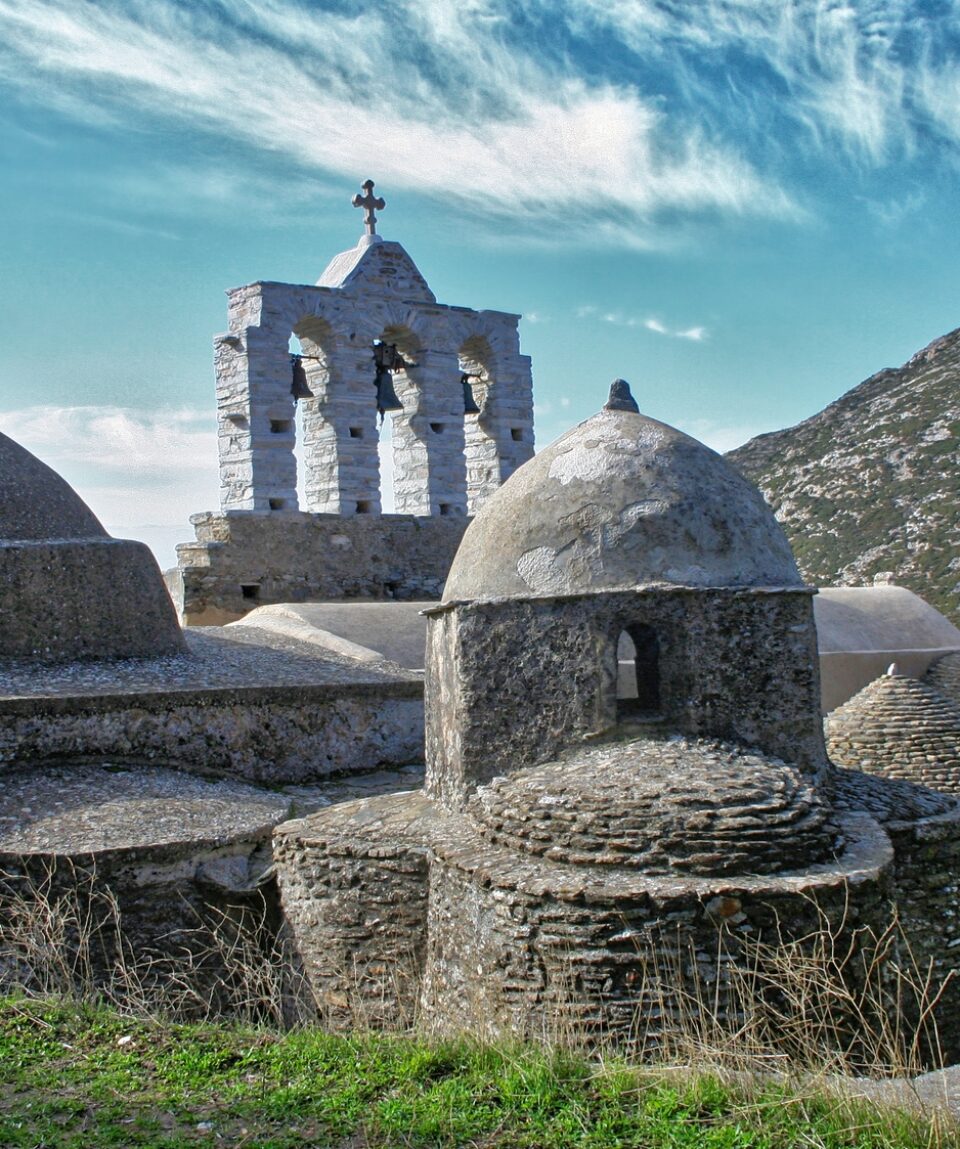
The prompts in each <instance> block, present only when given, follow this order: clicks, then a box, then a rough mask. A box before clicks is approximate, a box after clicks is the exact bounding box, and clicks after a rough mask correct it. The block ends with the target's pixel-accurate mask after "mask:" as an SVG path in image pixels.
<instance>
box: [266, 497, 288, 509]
mask: <svg viewBox="0 0 960 1149" xmlns="http://www.w3.org/2000/svg"><path fill="white" fill-rule="evenodd" d="M267 502H268V503H269V505H270V510H271V511H282V510H283V508H284V507H285V506H286V505H287V500H286V499H268V500H267Z"/></svg>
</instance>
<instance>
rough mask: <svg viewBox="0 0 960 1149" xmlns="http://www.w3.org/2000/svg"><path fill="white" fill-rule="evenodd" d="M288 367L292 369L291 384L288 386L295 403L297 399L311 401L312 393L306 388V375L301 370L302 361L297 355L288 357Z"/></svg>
mask: <svg viewBox="0 0 960 1149" xmlns="http://www.w3.org/2000/svg"><path fill="white" fill-rule="evenodd" d="M290 366H291V367H292V368H293V382H292V383H291V384H290V394H291V395H292V396H293V401H294V403H296V401H297V400H298V399H312V398H313V392H312V391H311V390H310V388H309V387H308V386H307V373H306V371H304V369H303V360H302V358H301V357H300V356H299V355H291V356H290Z"/></svg>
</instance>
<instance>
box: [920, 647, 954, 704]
mask: <svg viewBox="0 0 960 1149" xmlns="http://www.w3.org/2000/svg"><path fill="white" fill-rule="evenodd" d="M923 681H924V682H925V683H926V684H927V686H931V687H933V689H934V690H937V691H939V692H940V693H941V694H942V695H943V696H944V697H945V698H949V699H950V701H951V702H952V703H953V704H954V705H955V706H960V652H958V653H956V654H945V655H944V656H943V658H938V659H937V661H936V662H935V663H934V664H933V665H932V666H931V667H930V669H929V670H928V671H927V673H926V674H925V675H924V676H923Z"/></svg>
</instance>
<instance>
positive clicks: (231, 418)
mask: <svg viewBox="0 0 960 1149" xmlns="http://www.w3.org/2000/svg"><path fill="white" fill-rule="evenodd" d="M228 296H229V330H228V332H227V333H226V334H223V335H220V336H218V337H217V338H216V340H215V348H216V378H217V412H218V424H219V451H220V491H221V508H222V510H223V511H224V512H231V511H264V512H275V511H281V512H282V511H291V510H297V509H302V510H307V511H310V512H314V513H323V514H334V515H343V516H351V515H357V514H368V515H378V514H380V513H381V500H380V476H379V457H378V452H377V446H378V437H379V436H378V430H377V419H378V415H377V409H376V389H375V383H374V378H375V365H374V359H373V346H374V341H375V340H381V341H383V342H384V343H387V344H395V345H396V346H397V348H398V350H399V352H400V353H401V355H403V357H404V358H405V359H406V360H407V361H408V362H409V363H410V364H411V366H410V367H409V368H408V369H406V370H402V371H398V372H395V373H394V375H393V383H394V388H395V390H396V393H397V395H398V397H399V398H400V400H401V402H402V404H403V410H402V411H396V412H389V411H388V412H387V414H386V416H385V417H386V418H392V419H393V453H394V459H393V464H394V490H395V499H396V511H397V513H398V514H407V515H417V516H430V515H472V514H473V513H474V512H475V511H476V510H477V509H478V508H479V507H480V505H481V504H482V503H483V501H484V499H485V498H486V497H487V496H488V495H490V494H491V493H492V492H493V491H495V490H496V489H497V488H498V487H499V486H500V485H501V484H502V483H503V481H504V480H505V479H506V478H508V477H509V475H511V474H512V473H513V471H514V470H515V469H516V468H517V467H518V466H519V465H520V464H521V463H523V462H525V461H526V460H527V459H529V458H530V457H531V456H532V455H533V393H532V385H531V377H530V360H529V357H528V356H526V355H521V354H520V346H519V336H518V332H517V323H518V320H519V316H517V315H511V314H508V313H506V312H500V311H474V310H472V309H470V308H467V307H451V306H446V305H444V304H441V303H437V301H436V298H435V296H434V294H433V292H432V291H431V290H430V288H429V287H428V286H427V283H426V281H425V280H424V278H423V276H422V275H421V274H420V272H419V271H418V270H417V267H416V266H415V264H414V262H413V260H412V259H411V258H410V256H409V255H408V254H407V253H406V251H404V249H403V247H401V245H400V244H399V243H395V242H390V241H386V240H384V239H383V238H382V237H381V236H379V235H376V234H366V235H364V236H363V237H362V238H361V240H360V242H359V243H358V244H357V246H356V247H355V248H352V249H351V250H349V251H346V252H343V253H341V254H340V255H337V256H336V257H335V258H334V259H333V260H332V261H331V263H330V265H329V266H328V267H327V269H326V271H325V272H324V273H323V275H322V276H321V277H320V279H319V280H318V281H317V283H316V285H315V286H312V287H311V286H306V285H297V284H288V283H270V282H258V283H252V284H248V285H247V286H245V287H237V288H234V289H233V290H231V291H230V292H228ZM291 335H296V336H297V338H298V339H299V340H300V345H301V348H302V353H303V356H304V359H303V366H304V369H305V371H306V376H307V385H308V387H309V389H310V391H311V392H312V393H313V398H311V399H303V400H301V403H302V419H303V434H304V442H303V452H302V454H303V457H304V462H305V467H306V476H305V490H306V499H307V506H306V507H305V508H299V507H298V500H297V492H296V485H297V475H296V459H295V456H294V444H295V428H296V420H295V414H296V412H295V406H294V399H293V395H292V393H291V366H290V357H289V354H290V353H289V349H288V348H289V340H290V336H291ZM414 365H415V366H414ZM464 372H467V373H470V374H471V376H472V378H471V383H472V385H473V390H474V394H475V397H476V401H477V404H478V406H479V407H480V408H481V412H480V414H479V415H465V413H464V396H463V387H462V383H461V377H462V375H463V373H464Z"/></svg>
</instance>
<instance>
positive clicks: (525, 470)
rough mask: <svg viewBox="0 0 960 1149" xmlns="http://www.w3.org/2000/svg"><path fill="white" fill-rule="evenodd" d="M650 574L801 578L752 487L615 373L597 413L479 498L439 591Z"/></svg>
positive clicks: (561, 589)
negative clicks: (648, 406) (648, 410)
mask: <svg viewBox="0 0 960 1149" xmlns="http://www.w3.org/2000/svg"><path fill="white" fill-rule="evenodd" d="M618 385H619V389H618ZM615 392H616V396H615ZM651 583H659V584H663V583H668V584H673V585H677V586H691V587H743V586H748V587H749V586H756V587H759V586H769V587H782V586H799V585H801V580H800V576H799V574H798V573H797V567H796V563H795V562H794V559H793V555H792V553H791V551H790V545H789V543H788V542H787V539H786V536H785V535H784V533H783V530H782V529H781V527H780V525H779V524H778V523H777V521H776V519H775V518H774V517H773V513H772V512H771V510H770V508H769V507H768V506H767V504H766V503H765V502H764V500H763V498H762V496H761V495H760V493H759V491H757V489H756V488H755V487H754V486H752V485H751V484H750V483H749V482H748V481H747V480H746V479H745V478H743V476H742V475H740V474H739V473H738V472H737V471H736V470H734V468H733V467H732V466H731V465H730V464H729V463H727V462H726V461H725V460H724V459H723V458H721V457H720V455H718V454H717V453H716V452H715V451H712V450H710V448H709V447H706V446H704V444H702V443H699V442H698V441H697V440H696V439H692V438H691V437H690V436H689V435H685V434H683V432H682V431H677V430H676V429H675V428H673V427H668V426H667V425H666V424H664V423H658V422H657V421H656V420H655V419H649V418H647V417H646V416H644V415H641V414H640V413H639V411H638V410H637V405H636V403H635V402H634V401H633V399H632V398H631V397H630V394H629V389H628V388H627V387H626V384H623V383H622V381H621V380H618V381H617V384H615V385H614V388H611V402H610V403H608V405H607V406H606V407H605V408H604V409H603V410H602V411H601V412H600V413H599V414H597V415H594V416H593V418H592V419H588V420H587V421H586V422H584V423H581V424H580V425H579V426H577V427H574V428H573V430H571V431H568V432H567V433H566V434H565V435H563V436H561V438H559V439H558V440H557V441H556V442H555V443H553V444H552V445H551V446H549V447H547V448H546V450H544V451H541V452H540V453H539V454H538V455H536V456H534V458H533V459H531V460H530V461H529V462H527V463H525V464H524V465H523V466H522V467H520V468H519V470H517V471H516V473H515V474H514V475H513V476H512V477H511V478H510V480H509V481H508V482H507V483H506V484H505V485H504V486H503V487H501V488H500V489H499V490H498V491H497V492H496V494H494V495H493V497H492V498H490V499H489V501H488V502H487V503H486V504H485V505H484V506H483V508H482V509H481V511H480V512H479V514H478V515H477V517H476V519H475V520H474V521H473V522H472V523H471V524H470V526H469V527H468V528H467V531H466V534H465V535H464V537H463V542H462V543H461V545H460V549H459V550H458V551H457V555H456V558H455V559H454V562H453V566H452V568H451V570H450V574H449V577H448V579H447V584H446V588H445V591H444V601H446V602H452V601H458V600H466V599H493V598H508V597H529V596H536V595H561V594H577V593H583V592H591V591H597V590H612V589H616V588H622V587H633V586H640V585H644V584H651Z"/></svg>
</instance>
